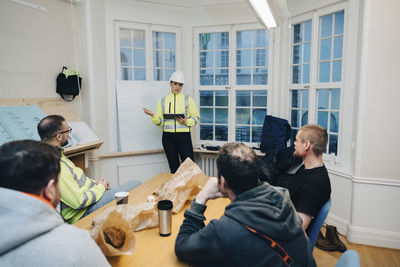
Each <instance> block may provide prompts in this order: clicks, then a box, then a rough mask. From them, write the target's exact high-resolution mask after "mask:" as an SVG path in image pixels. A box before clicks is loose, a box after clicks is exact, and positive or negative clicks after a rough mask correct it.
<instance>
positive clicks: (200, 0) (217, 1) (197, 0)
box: [135, 0, 247, 8]
mask: <svg viewBox="0 0 400 267" xmlns="http://www.w3.org/2000/svg"><path fill="white" fill-rule="evenodd" d="M135 1H139V2H147V3H155V4H161V5H168V6H176V7H188V8H190V7H205V6H214V5H225V4H233V3H240V2H244V1H247V0H135Z"/></svg>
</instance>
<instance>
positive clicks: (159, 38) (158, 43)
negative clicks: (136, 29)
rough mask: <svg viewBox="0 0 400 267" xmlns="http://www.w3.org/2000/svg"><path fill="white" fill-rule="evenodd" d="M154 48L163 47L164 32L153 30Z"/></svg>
mask: <svg viewBox="0 0 400 267" xmlns="http://www.w3.org/2000/svg"><path fill="white" fill-rule="evenodd" d="M152 35H153V49H163V35H164V34H163V33H162V32H153V34H152Z"/></svg>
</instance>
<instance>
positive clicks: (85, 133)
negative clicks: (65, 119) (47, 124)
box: [67, 121, 99, 146]
mask: <svg viewBox="0 0 400 267" xmlns="http://www.w3.org/2000/svg"><path fill="white" fill-rule="evenodd" d="M68 124H69V126H70V127H71V128H72V132H71V133H70V134H69V139H68V145H67V146H70V145H79V144H85V143H89V142H93V141H97V140H99V138H98V137H97V136H96V135H95V134H94V132H93V131H92V130H91V129H90V128H89V126H88V125H87V124H86V123H85V122H83V121H75V122H69V123H68Z"/></svg>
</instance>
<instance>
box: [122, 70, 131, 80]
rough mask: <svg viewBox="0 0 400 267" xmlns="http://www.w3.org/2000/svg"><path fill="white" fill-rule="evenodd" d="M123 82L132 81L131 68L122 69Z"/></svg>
mask: <svg viewBox="0 0 400 267" xmlns="http://www.w3.org/2000/svg"><path fill="white" fill-rule="evenodd" d="M121 80H128V81H131V80H132V69H131V68H121Z"/></svg>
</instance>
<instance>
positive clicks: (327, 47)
mask: <svg viewBox="0 0 400 267" xmlns="http://www.w3.org/2000/svg"><path fill="white" fill-rule="evenodd" d="M331 40H332V39H331V38H328V39H324V40H321V46H320V55H319V59H320V60H327V59H331Z"/></svg>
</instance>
